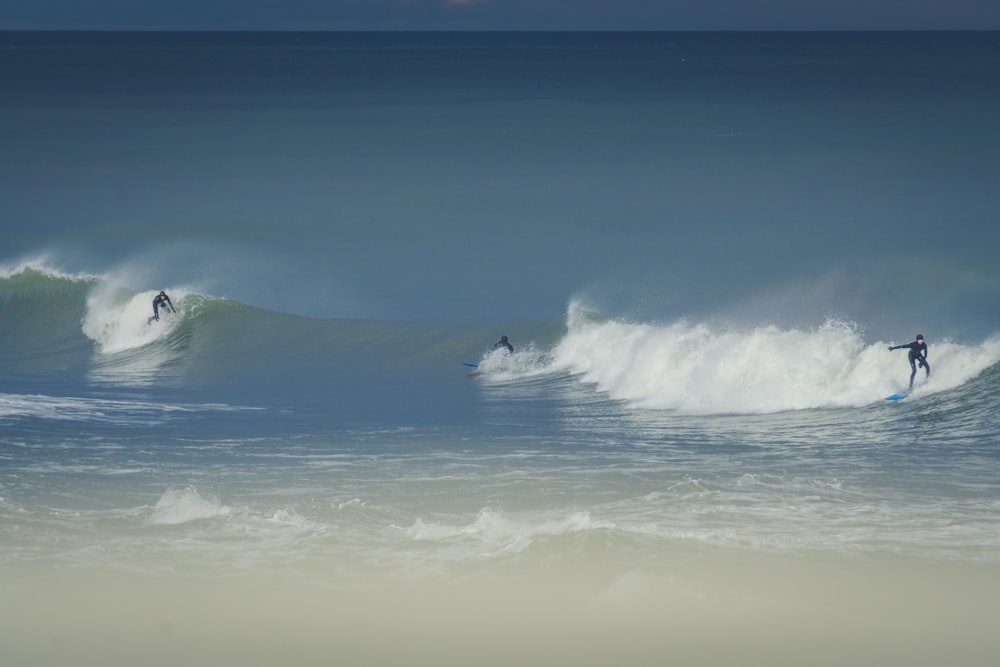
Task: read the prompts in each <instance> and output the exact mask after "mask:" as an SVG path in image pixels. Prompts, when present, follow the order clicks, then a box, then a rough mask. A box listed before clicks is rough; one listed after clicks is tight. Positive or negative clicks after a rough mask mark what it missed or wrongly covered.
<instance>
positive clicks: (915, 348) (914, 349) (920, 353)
mask: <svg viewBox="0 0 1000 667" xmlns="http://www.w3.org/2000/svg"><path fill="white" fill-rule="evenodd" d="M903 348H907V349H909V350H910V389H913V377H914V376H915V375H916V374H917V366H918V365H919V366H920V367H921V368H923V369H925V370H926V371H927V375H926V377H930V376H931V365H930V364H929V363H927V343H925V342H924V337H923V335H921V334H917V339H916V340H915V341H913V342H912V343H907V344H906V345H893V346H891V347H890V348H889V351H890V352H892V351H893V350H902V349H903Z"/></svg>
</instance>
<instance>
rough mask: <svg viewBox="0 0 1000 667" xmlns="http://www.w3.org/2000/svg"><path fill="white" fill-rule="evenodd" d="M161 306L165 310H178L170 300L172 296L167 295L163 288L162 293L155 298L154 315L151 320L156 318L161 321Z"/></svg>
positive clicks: (172, 311)
mask: <svg viewBox="0 0 1000 667" xmlns="http://www.w3.org/2000/svg"><path fill="white" fill-rule="evenodd" d="M160 308H162V309H163V311H164V312H171V313H176V312H177V310H176V309H175V308H174V304H173V303H171V302H170V297H169V296H167V293H166V292H164V291H163V290H160V293H159V294H157V295H156V296H155V297H154V298H153V317H152V318H151V319H150V322H152V321H153V320H156V321H157V322H159V321H160Z"/></svg>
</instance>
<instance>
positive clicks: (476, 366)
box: [462, 362, 479, 368]
mask: <svg viewBox="0 0 1000 667" xmlns="http://www.w3.org/2000/svg"><path fill="white" fill-rule="evenodd" d="M462 365H463V366H472V367H473V368H479V364H470V363H469V362H465V363H463V364H462Z"/></svg>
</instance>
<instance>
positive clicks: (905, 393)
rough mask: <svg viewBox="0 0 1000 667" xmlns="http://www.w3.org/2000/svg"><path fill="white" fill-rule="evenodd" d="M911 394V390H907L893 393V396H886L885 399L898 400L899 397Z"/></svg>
mask: <svg viewBox="0 0 1000 667" xmlns="http://www.w3.org/2000/svg"><path fill="white" fill-rule="evenodd" d="M909 395H910V392H908V391H906V392H902V393H900V394H893V395H892V396H886V397H885V400H887V401H898V400H899V399H901V398H906V397H907V396H909Z"/></svg>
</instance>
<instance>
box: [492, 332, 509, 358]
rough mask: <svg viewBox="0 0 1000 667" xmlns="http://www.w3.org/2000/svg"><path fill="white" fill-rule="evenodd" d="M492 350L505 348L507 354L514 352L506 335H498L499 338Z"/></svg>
mask: <svg viewBox="0 0 1000 667" xmlns="http://www.w3.org/2000/svg"><path fill="white" fill-rule="evenodd" d="M493 349H494V350H501V349H506V350H507V353H508V354H514V346H513V345H511V344H510V341H508V340H507V337H506V336H500V340H498V341H497V342H496V344H495V345H494V346H493Z"/></svg>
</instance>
